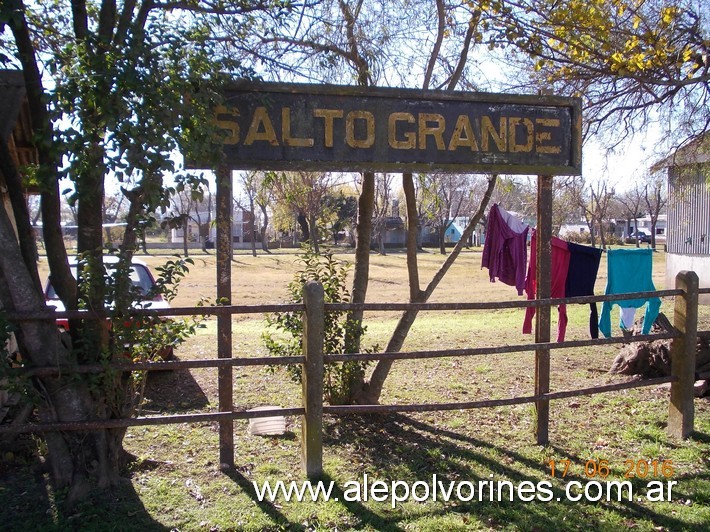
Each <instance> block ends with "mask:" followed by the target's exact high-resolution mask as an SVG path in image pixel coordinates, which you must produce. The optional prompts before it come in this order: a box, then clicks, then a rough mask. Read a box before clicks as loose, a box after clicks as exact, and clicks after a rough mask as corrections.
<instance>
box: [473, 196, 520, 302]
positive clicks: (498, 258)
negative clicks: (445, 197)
mask: <svg viewBox="0 0 710 532" xmlns="http://www.w3.org/2000/svg"><path fill="white" fill-rule="evenodd" d="M529 229H530V228H529V226H528V225H526V224H524V223H522V222H521V221H520V220H518V219H517V218H516V217H515V216H513V215H511V214H510V213H509V212H508V211H506V210H505V209H503V208H501V207H500V206H499V205H498V204H497V203H494V204H493V206H492V207H491V210H490V212H489V214H488V227H487V228H486V240H485V242H484V244H483V256H482V258H481V268H488V275H489V276H490V279H491V282H492V283H493V282H495V279H496V278H498V279H499V280H500V281H501V282H502V283H505V284H507V285H510V286H514V287H515V288H517V290H518V295H519V296H521V295H523V289H524V288H525V269H526V267H527V260H528V249H527V240H528V230H529Z"/></svg>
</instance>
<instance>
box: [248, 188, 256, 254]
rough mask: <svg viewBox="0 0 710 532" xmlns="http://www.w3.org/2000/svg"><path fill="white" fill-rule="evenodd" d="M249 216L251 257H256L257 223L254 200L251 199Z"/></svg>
mask: <svg viewBox="0 0 710 532" xmlns="http://www.w3.org/2000/svg"><path fill="white" fill-rule="evenodd" d="M249 216H250V217H251V219H250V221H249V223H250V229H249V233H250V234H249V236H250V238H249V240H251V255H252V257H256V227H254V222H255V221H256V213H255V212H254V200H253V199H252V198H251V197H249Z"/></svg>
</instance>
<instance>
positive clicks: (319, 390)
mask: <svg viewBox="0 0 710 532" xmlns="http://www.w3.org/2000/svg"><path fill="white" fill-rule="evenodd" d="M699 294H710V288H702V289H701V288H699V287H698V277H697V275H696V274H695V273H694V272H681V273H679V274H678V276H677V277H676V288H675V289H671V290H660V291H655V292H635V293H629V294H617V295H613V296H606V295H600V296H585V297H575V298H555V299H540V300H525V301H521V300H518V301H507V302H486V303H366V304H361V305H355V304H334V303H325V302H324V298H323V288H322V286H321V285H319V284H318V283H315V282H309V283H307V284H306V287H305V291H304V303H303V304H285V305H248V306H246V305H243V306H236V305H232V306H217V307H195V308H192V307H190V308H174V309H166V310H154V311H151V310H145V311H140V312H139V314H149V315H156V316H184V315H216V316H217V317H218V318H221V319H229V320H231V317H232V316H233V315H237V314H264V313H274V312H298V311H301V312H303V320H304V338H303V355H301V356H281V357H272V356H268V357H256V358H252V357H241V358H232V357H231V356H230V358H217V359H209V360H180V361H166V362H140V363H128V362H125V363H123V362H115V363H111V364H109V365H108V366H106V365H99V364H94V365H83V366H71V367H57V366H54V367H34V368H22V369H21V370H18V371H22V372H23V373H25V374H26V375H28V376H37V377H40V376H51V375H57V374H59V373H62V374H67V373H99V372H102V371H106V370H107V369H108V370H112V371H116V370H118V371H139V370H147V371H150V370H170V369H191V368H212V367H214V368H218V369H219V370H220V377H222V376H223V375H224V374H225V372H226V373H227V374H228V375H229V376H230V377H231V370H232V368H234V367H241V366H267V365H268V366H273V365H288V364H301V365H302V368H303V372H302V406H301V407H294V408H283V409H278V410H274V409H272V410H259V411H251V412H247V411H238V410H235V409H233V408H230V409H229V410H228V411H220V412H211V413H196V414H184V415H159V416H145V417H137V418H127V419H110V420H100V421H83V422H54V423H41V424H39V423H32V424H21V425H19V424H5V425H0V434H7V433H44V432H52V431H71V430H79V431H91V430H97V429H105V428H124V427H135V426H146V425H166V424H177V423H185V422H208V421H218V422H219V424H220V463H222V464H223V465H226V466H233V465H234V464H233V450H232V449H229V450H228V451H225V448H226V447H228V446H229V447H232V446H233V443H232V442H233V421H234V420H240V419H250V418H259V417H268V416H274V415H280V416H301V418H302V419H301V428H302V439H301V447H302V457H303V460H302V464H303V469H304V472H305V473H306V474H307V475H308V476H310V477H315V476H318V475H320V474H321V473H322V459H323V416H324V415H334V416H342V415H353V414H365V413H390V412H426V411H443V410H465V409H475V408H489V407H497V406H504V405H519V404H525V403H535V405H536V408H538V409H540V408H546V406H547V404H548V403H549V401H551V400H555V399H564V398H570V397H576V396H582V395H592V394H597V393H604V392H611V391H617V390H625V389H631V388H639V387H644V386H654V385H658V384H662V383H671V390H670V401H669V414H668V433H669V434H670V435H671V436H673V437H676V438H686V437H688V436H689V435H690V434H691V433H692V431H693V427H694V383H695V381H696V380H698V379H705V378H710V373H705V374H698V373H696V371H695V354H696V344H697V338H698V337H699V336H701V337H708V338H710V331H700V332H699V331H698V330H697V327H698V295H699ZM648 297H674V298H675V308H674V314H673V331H672V332H666V333H658V334H646V335H636V336H633V337H615V338H601V339H594V340H574V341H565V342H543V343H540V342H537V343H525V344H520V345H506V346H493V347H478V348H468V349H444V350H427V351H410V352H394V353H352V354H329V353H324V352H323V336H324V317H325V314H326V313H327V312H330V311H347V310H355V309H359V310H363V311H408V310H409V311H411V310H417V311H452V310H499V309H511V308H526V307H541V308H546V309H549V308H551V307H553V306H557V305H561V304H584V303H594V302H602V301H623V300H629V299H638V298H648ZM57 317H63V318H79V317H86V313H85V312H81V311H75V312H63V313H54V312H46V313H42V314H31V315H30V314H17V313H16V314H13V315H10V316H8V318H10V319H11V320H15V321H21V320H36V319H43V320H48V319H51V320H54V319H55V318H57ZM548 326H549V321H548ZM662 339H671V340H672V344H671V376H670V377H662V378H655V379H645V380H634V381H629V382H622V383H616V384H607V385H600V386H594V387H589V388H582V389H574V390H559V391H549V389H546V388H548V387H549V364H548V365H547V366H546V371H547V372H548V374H547V375H546V376H545V375H543V376H542V377H543V378H542V379H540V380H537V379H536V384H535V390H534V391H533V393H532V394H531V395H528V396H522V397H511V398H507V399H489V400H480V401H470V402H453V403H426V404H397V405H338V406H335V405H324V403H323V368H324V364H326V363H333V362H344V361H348V360H360V361H364V360H373V361H376V360H415V359H430V358H441V357H472V356H486V355H496V354H510V353H519V352H530V351H535V352H536V353H538V352H540V351H542V352H546V353H548V354H549V352H550V351H551V350H557V349H565V348H573V347H586V346H601V345H611V344H620V343H631V342H645V341H653V340H662ZM220 341H221V338H219V337H218V342H220ZM220 350H221V352H224V351H225V350H229V352H230V353H231V345H229V346H221V348H220ZM545 377H546V378H545ZM546 383H547V386H546ZM218 384H219V392H218V393H219V396H220V405H222V404H231V401H232V397H233V387H232V379H231V378H227V379H223V378H218ZM537 424H538V426H537V427H536V433H537V434H538V443H544V442H540V437H539V435H540V434H544V435H547V432H548V426H547V425H548V424H549V417H547V416H537ZM225 440H226V441H225Z"/></svg>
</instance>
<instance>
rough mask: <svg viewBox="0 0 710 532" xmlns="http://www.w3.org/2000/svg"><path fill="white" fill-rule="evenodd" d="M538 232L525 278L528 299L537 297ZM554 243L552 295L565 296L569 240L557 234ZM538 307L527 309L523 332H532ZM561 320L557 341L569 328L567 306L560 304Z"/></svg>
mask: <svg viewBox="0 0 710 532" xmlns="http://www.w3.org/2000/svg"><path fill="white" fill-rule="evenodd" d="M536 238H537V236H536V232H535V231H533V233H532V239H531V240H530V264H529V266H528V277H527V279H526V280H525V291H526V292H527V294H528V299H535V294H536V291H537V286H536V285H537V261H536V259H537V251H536ZM550 243H551V244H552V272H551V276H552V279H551V283H552V286H551V287H550V288H551V292H550V297H565V286H566V284H567V273H568V271H569V261H570V252H569V249H568V247H567V242H565V241H564V240H562V239H561V238H557V237H555V236H553V237H552V240H551V242H550ZM536 310H537V309H536V307H528V308H527V309H525V320H524V321H523V333H526V334H529V333H531V332H532V319H533V316H535V312H536ZM557 312H558V315H559V320H558V323H557V341H558V342H564V341H565V332H566V330H567V306H566V305H560V306H559V307H557Z"/></svg>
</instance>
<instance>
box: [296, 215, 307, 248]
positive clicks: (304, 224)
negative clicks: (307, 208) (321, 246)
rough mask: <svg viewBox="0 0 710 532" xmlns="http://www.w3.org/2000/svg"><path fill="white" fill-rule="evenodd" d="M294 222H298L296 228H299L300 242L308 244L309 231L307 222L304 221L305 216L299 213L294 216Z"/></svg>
mask: <svg viewBox="0 0 710 532" xmlns="http://www.w3.org/2000/svg"><path fill="white" fill-rule="evenodd" d="M296 221H297V222H298V226H299V227H300V228H301V237H302V238H301V241H302V242H310V240H311V231H310V230H309V228H308V220H307V219H306V215H305V214H303V213H302V212H299V213H298V214H297V215H296Z"/></svg>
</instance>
